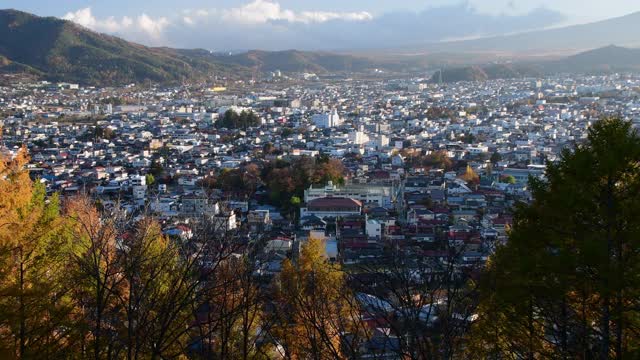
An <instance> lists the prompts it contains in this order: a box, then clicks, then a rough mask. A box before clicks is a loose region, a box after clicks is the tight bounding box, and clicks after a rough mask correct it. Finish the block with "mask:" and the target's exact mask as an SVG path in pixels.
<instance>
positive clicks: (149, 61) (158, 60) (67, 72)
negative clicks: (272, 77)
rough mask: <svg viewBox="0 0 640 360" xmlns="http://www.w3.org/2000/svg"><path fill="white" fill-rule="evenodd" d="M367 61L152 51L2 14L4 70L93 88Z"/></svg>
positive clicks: (296, 54)
mask: <svg viewBox="0 0 640 360" xmlns="http://www.w3.org/2000/svg"><path fill="white" fill-rule="evenodd" d="M377 65H379V64H377V63H375V62H373V61H371V60H369V59H366V58H364V57H362V58H361V57H356V56H351V55H338V54H329V53H313V52H300V51H295V50H292V51H282V52H265V51H250V52H247V53H244V54H239V55H233V56H223V55H214V54H212V53H210V52H209V51H207V50H202V49H193V50H186V49H171V48H152V47H147V46H143V45H139V44H135V43H132V42H128V41H125V40H123V39H120V38H118V37H115V36H110V35H105V34H100V33H96V32H93V31H91V30H89V29H86V28H84V27H81V26H79V25H76V24H74V23H72V22H69V21H66V20H60V19H57V18H53V17H38V16H35V15H32V14H28V13H25V12H21V11H17V10H0V72H26V73H30V74H33V75H37V76H41V77H44V78H46V79H50V80H54V81H77V82H82V83H87V84H123V83H130V82H142V81H147V80H148V81H153V82H179V81H182V80H185V79H198V78H202V77H207V76H212V75H219V76H224V77H242V76H244V77H248V76H250V74H251V72H252V71H254V70H255V69H258V70H259V71H273V70H275V69H280V70H282V71H288V72H293V71H309V72H320V73H325V72H330V71H331V72H333V71H362V70H365V69H368V68H370V67H371V68H373V67H376V66H377Z"/></svg>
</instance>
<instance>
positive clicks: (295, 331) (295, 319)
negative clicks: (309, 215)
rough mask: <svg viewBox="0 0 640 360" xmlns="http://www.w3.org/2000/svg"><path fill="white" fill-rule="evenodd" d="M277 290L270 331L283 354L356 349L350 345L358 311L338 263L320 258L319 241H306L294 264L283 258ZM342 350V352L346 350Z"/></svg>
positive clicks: (327, 354)
mask: <svg viewBox="0 0 640 360" xmlns="http://www.w3.org/2000/svg"><path fill="white" fill-rule="evenodd" d="M277 284H278V285H277V288H276V306H277V308H276V311H275V316H276V320H275V325H274V326H273V328H271V330H270V333H271V334H272V336H274V337H275V338H276V339H277V341H278V342H279V343H280V344H281V345H282V346H283V348H284V352H285V354H282V355H283V356H284V357H285V358H295V359H299V358H313V359H342V358H350V357H351V355H352V354H353V353H357V350H358V349H357V347H356V346H346V348H345V347H344V345H345V344H347V345H349V344H351V345H353V344H354V343H353V342H351V343H349V342H347V343H345V342H344V341H343V336H344V335H345V334H352V335H353V334H356V333H357V332H358V329H359V327H358V326H357V324H358V317H359V313H358V311H354V308H353V305H354V304H355V302H354V301H351V300H349V299H350V291H349V290H348V289H347V287H346V286H345V279H344V275H343V273H342V272H341V270H340V267H339V266H338V265H334V264H330V263H329V262H327V259H326V258H325V256H324V250H323V242H322V241H321V240H318V239H310V240H309V241H308V242H307V243H306V244H304V245H303V246H302V250H301V254H300V258H299V259H298V261H297V262H296V263H293V262H291V261H289V260H285V262H284V265H283V269H282V273H281V274H280V277H279V278H278V283H277ZM345 352H346V353H345Z"/></svg>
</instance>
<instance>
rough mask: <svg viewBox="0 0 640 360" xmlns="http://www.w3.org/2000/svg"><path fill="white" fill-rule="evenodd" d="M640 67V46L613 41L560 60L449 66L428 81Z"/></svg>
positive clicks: (621, 69) (639, 68) (627, 69)
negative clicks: (622, 44) (608, 44)
mask: <svg viewBox="0 0 640 360" xmlns="http://www.w3.org/2000/svg"><path fill="white" fill-rule="evenodd" d="M624 71H640V49H632V48H625V47H620V46H615V45H610V46H606V47H603V48H599V49H594V50H589V51H585V52H582V53H579V54H577V55H573V56H569V57H567V58H564V59H561V60H553V61H540V62H535V63H534V62H530V61H529V62H527V61H523V62H519V63H510V64H490V65H484V66H462V67H450V68H445V69H443V70H442V74H440V72H439V71H438V72H436V73H435V74H434V75H433V76H432V77H431V82H439V81H441V80H442V81H443V82H458V81H485V80H492V79H513V78H523V77H540V76H543V75H550V74H558V73H585V74H606V73H612V72H624Z"/></svg>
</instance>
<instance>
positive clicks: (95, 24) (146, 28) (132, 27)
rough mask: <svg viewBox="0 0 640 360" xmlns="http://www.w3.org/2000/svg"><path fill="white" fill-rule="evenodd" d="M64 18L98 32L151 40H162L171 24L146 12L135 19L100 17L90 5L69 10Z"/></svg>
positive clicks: (163, 18) (165, 19) (127, 17)
mask: <svg viewBox="0 0 640 360" xmlns="http://www.w3.org/2000/svg"><path fill="white" fill-rule="evenodd" d="M63 19H65V20H70V21H73V22H75V23H77V24H79V25H82V26H84V27H86V28H89V29H91V30H95V31H98V32H106V33H112V34H127V35H134V37H136V38H138V39H141V40H145V41H149V42H155V41H158V40H160V39H161V38H162V35H163V32H164V30H165V29H166V28H167V26H169V24H170V21H169V20H168V19H167V18H165V17H159V18H155V19H154V18H151V17H150V16H148V15H147V14H144V13H143V14H141V15H139V16H137V17H136V18H135V20H134V19H133V18H131V17H129V16H123V17H122V18H120V19H117V18H115V17H113V16H109V17H107V18H105V19H98V18H96V17H95V16H94V15H93V13H92V12H91V8H90V7H87V8H84V9H80V10H78V11H75V12H69V13H67V14H66V15H65V16H63Z"/></svg>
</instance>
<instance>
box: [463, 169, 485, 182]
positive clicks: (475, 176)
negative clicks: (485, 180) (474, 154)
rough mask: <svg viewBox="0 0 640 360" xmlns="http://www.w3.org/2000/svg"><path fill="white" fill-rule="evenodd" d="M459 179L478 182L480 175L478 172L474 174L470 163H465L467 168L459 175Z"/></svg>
mask: <svg viewBox="0 0 640 360" xmlns="http://www.w3.org/2000/svg"><path fill="white" fill-rule="evenodd" d="M461 179H462V180H464V181H466V182H468V183H474V184H477V183H479V182H480V177H479V176H478V174H476V172H475V171H474V170H473V168H472V167H471V165H467V169H466V170H465V173H464V175H462V176H461Z"/></svg>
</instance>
